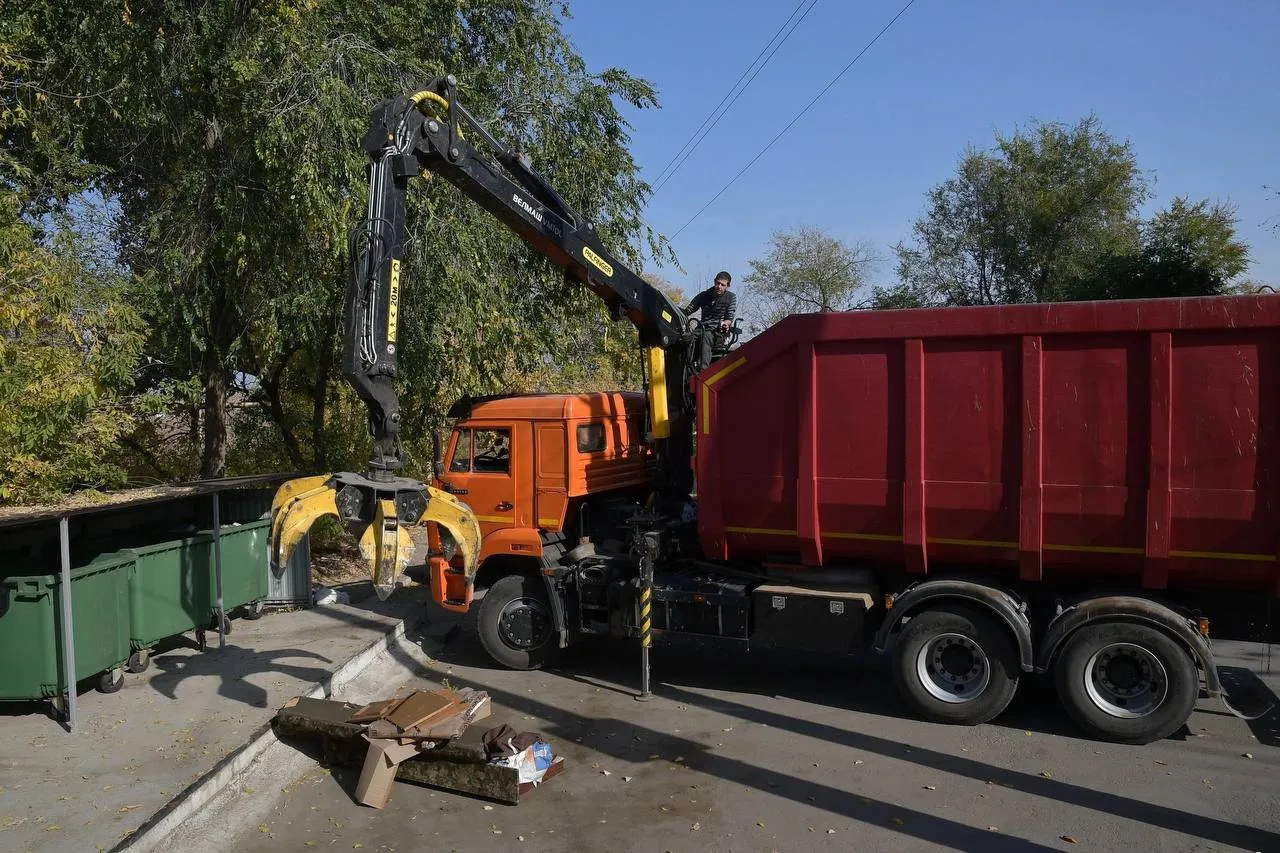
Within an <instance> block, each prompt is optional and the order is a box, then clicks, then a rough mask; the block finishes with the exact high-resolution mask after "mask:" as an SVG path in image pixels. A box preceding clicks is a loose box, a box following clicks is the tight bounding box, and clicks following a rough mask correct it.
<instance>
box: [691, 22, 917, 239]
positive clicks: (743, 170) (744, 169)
mask: <svg viewBox="0 0 1280 853" xmlns="http://www.w3.org/2000/svg"><path fill="white" fill-rule="evenodd" d="M915 2H916V0H908V2H907V5H905V6H903V7H902V8H901V9H899V10H898V14H896V15H894V16H893V18H892V19H891V20H890V21H889V23H887V24H885V25H884V27H883V28H882V29H881V30H880V32H878V33H876V35H875V38H873V39H871V41H869V42H867V44H866V46H865V47H863V48H862V50H860V51H858V55H857V56H855V57H854V58H853V59H851V60H850V61H849V64H848V65H846V66H845V67H844V68H842V69H840V73H839V74H837V75H836V76H835V77H832V78H831V82H830V83H828V84H827V85H826V86H824V87H823V88H822V91H820V92H819V93H818V94H816V95H814V96H813V100H811V101H809V103H807V104H805V106H804V109H802V110H800V112H798V113H796V117H795V118H793V119H791V121H789V122H787V126H786V127H784V128H782V130H780V131H778V134H777V135H776V136H774V137H773V139H770V140H769V143H768V144H767V145H765V147H764V148H761V149H760V153H758V154H756V156H754V157H752V158H751V160H750V162H748V163H747V165H745V166H743V167H742V168H741V169H740V170H739V171H738V174H736V175H734V176H733V177H732V178H730V179H729V183H727V184H725V185H724V186H723V187H721V188H720V191H719V192H717V193H716V194H715V195H713V196H712V197H711V200H710V201H708V202H707V203H706V204H704V205H703V206H702V207H700V208H698V212H697V213H695V214H694V215H693V216H691V217H689V221H688V222H686V223H685V224H684V225H681V226H680V229H679V230H678V231H676V233H674V234H672V235H671V239H672V240H674V239H675V238H677V237H679V236H680V234H681V232H683V231H684V229H686V228H688V227H689V226H690V225H692V224H693V223H694V220H696V219H697V218H698V217H699V216H701V215H702V213H703V211H705V210H706V209H707V208H708V207H710V206H711V205H712V204H714V203H715V201H716V199H718V198H720V196H722V195H724V193H725V191H726V190H728V189H729V187H731V186H733V185H734V184H735V183H737V181H738V178H741V177H742V176H743V175H744V174H746V172H747V170H748V169H750V168H751V167H752V166H754V165H755V164H756V161H757V160H759V159H760V158H761V157H763V156H764V155H765V154H766V153H767V152H768V151H769V149H770V148H772V147H773V146H774V143H776V142H777V141H778V140H779V139H781V138H782V136H783V134H785V133H786V132H787V131H788V130H790V129H791V128H792V126H793V125H795V123H796V122H798V121H799V120H800V119H802V118H804V114H805V113H807V112H809V110H810V109H811V108H812V107H813V105H814V104H816V103H817V102H818V100H819V99H820V98H821V97H822V96H823V95H825V94H826V93H827V90H828V89H830V88H831V87H832V86H834V85H835V84H836V83H837V82H839V80H840V78H841V77H843V76H844V75H845V74H847V73H848V72H849V69H850V68H852V67H853V66H854V65H855V64H857V62H858V60H859V59H861V58H862V56H863V54H865V53H866V52H867V51H868V50H870V49H871V48H872V47H873V46H874V45H875V43H876V42H878V41H880V37H881V36H883V35H884V34H885V33H887V32H888V31H889V28H890V27H892V26H893V25H894V24H896V23H897V22H898V19H899V18H901V17H902V16H903V15H905V14H906V12H907V10H908V9H910V8H911V7H912V6H914V5H915Z"/></svg>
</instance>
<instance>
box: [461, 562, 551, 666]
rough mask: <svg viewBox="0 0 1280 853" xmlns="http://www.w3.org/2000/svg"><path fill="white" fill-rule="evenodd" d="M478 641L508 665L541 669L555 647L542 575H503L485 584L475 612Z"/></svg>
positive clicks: (494, 657) (497, 658)
mask: <svg viewBox="0 0 1280 853" xmlns="http://www.w3.org/2000/svg"><path fill="white" fill-rule="evenodd" d="M476 620H477V622H478V626H477V627H478V629H479V633H480V642H481V643H482V644H483V645H484V650H485V651H486V652H488V653H489V656H490V657H491V658H493V659H494V660H495V661H497V662H498V663H500V664H502V665H503V666H505V667H509V668H511V669H541V668H542V667H543V666H545V665H546V664H547V663H549V662H550V661H551V658H552V656H553V655H554V653H555V651H556V650H557V646H556V631H555V622H554V621H553V617H552V611H551V602H550V601H548V600H547V587H546V584H545V583H543V581H542V578H539V577H530V576H528V575H507V576H506V577H504V578H502V579H501V580H499V581H497V582H496V583H495V584H494V585H493V586H491V587H489V589H488V591H487V592H486V593H485V594H484V600H483V601H481V602H480V610H479V613H477V615H476Z"/></svg>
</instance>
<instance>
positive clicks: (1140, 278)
mask: <svg viewBox="0 0 1280 853" xmlns="http://www.w3.org/2000/svg"><path fill="white" fill-rule="evenodd" d="M1236 222H1237V219H1236V215H1235V210H1234V208H1232V207H1231V206H1229V205H1225V204H1221V203H1214V204H1210V203H1209V202H1207V201H1200V202H1196V203H1195V204H1192V203H1190V202H1188V201H1187V200H1186V199H1185V198H1175V199H1174V200H1173V202H1172V204H1170V206H1169V207H1168V209H1166V210H1163V211H1160V212H1159V213H1157V214H1156V215H1155V216H1154V217H1152V218H1151V220H1150V221H1148V222H1146V223H1144V224H1143V226H1142V243H1141V245H1140V247H1139V248H1138V250H1137V251H1136V252H1132V253H1129V254H1117V255H1113V256H1112V257H1110V258H1107V259H1105V260H1104V261H1103V262H1102V263H1100V264H1099V265H1098V267H1097V268H1096V270H1095V271H1093V272H1092V273H1091V274H1088V275H1086V276H1084V277H1083V278H1082V279H1081V280H1080V281H1079V282H1078V283H1077V284H1076V285H1073V286H1072V287H1070V288H1068V293H1069V296H1070V298H1074V299H1146V298H1155V297H1167V296H1213V295H1216V294H1221V293H1226V292H1227V291H1228V290H1229V289H1230V288H1231V287H1232V284H1233V282H1234V281H1235V280H1236V279H1237V278H1238V277H1239V276H1240V275H1241V274H1242V273H1244V271H1245V269H1247V268H1248V266H1249V247H1248V246H1246V245H1245V244H1244V243H1243V242H1241V241H1240V240H1239V238H1238V237H1237V236H1236V233H1235V224H1236Z"/></svg>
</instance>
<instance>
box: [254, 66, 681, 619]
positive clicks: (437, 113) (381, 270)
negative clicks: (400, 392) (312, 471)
mask: <svg viewBox="0 0 1280 853" xmlns="http://www.w3.org/2000/svg"><path fill="white" fill-rule="evenodd" d="M473 141H479V142H482V143H483V144H484V145H485V146H486V147H487V148H489V149H491V150H492V152H493V154H494V157H495V159H496V160H497V163H496V164H495V163H494V162H492V161H491V160H489V159H487V158H486V157H485V156H484V155H483V154H482V153H481V152H480V151H479V150H478V149H477V148H476V147H475V145H474V144H473ZM361 144H362V147H363V149H364V151H365V152H366V153H367V154H368V155H369V160H370V162H369V173H368V181H369V197H368V207H367V210H366V215H365V220H364V223H363V225H362V226H361V227H360V228H359V229H358V230H357V231H356V234H355V236H354V238H353V240H352V246H351V256H352V259H353V267H352V277H351V280H350V282H349V284H348V287H347V294H346V301H345V316H346V322H345V327H344V352H343V373H344V375H345V377H346V378H347V380H348V381H349V382H350V383H351V384H352V386H353V387H354V388H355V390H356V392H357V393H358V394H359V396H360V398H361V399H362V400H363V401H364V403H365V405H366V407H367V408H368V412H369V431H370V434H371V436H372V438H373V452H372V454H371V456H370V458H369V463H368V470H367V471H366V472H365V473H364V474H357V473H351V472H346V473H339V474H332V475H331V474H324V475H320V476H317V477H308V478H304V479H302V480H294V481H291V482H290V483H286V484H285V485H284V486H283V487H282V488H281V489H280V491H279V492H278V493H277V495H276V498H275V501H274V504H273V513H274V521H273V525H272V547H271V554H272V568H273V570H274V571H276V572H277V574H279V573H282V572H283V570H284V565H285V563H286V562H287V561H288V559H289V555H290V554H291V553H292V551H293V549H294V547H295V546H296V545H297V543H298V542H299V541H300V540H301V538H302V536H303V535H304V534H305V533H306V531H307V530H309V529H310V527H311V525H312V523H313V522H314V521H315V520H316V519H317V518H318V517H320V516H322V515H336V516H337V517H339V518H340V519H341V520H342V521H343V522H344V523H345V524H346V525H347V526H348V528H349V529H351V530H352V532H353V533H355V535H356V536H357V537H358V538H359V540H360V543H361V548H362V551H363V552H364V555H365V557H366V558H367V559H368V560H369V561H370V563H371V566H372V573H373V576H374V586H375V589H376V590H377V591H378V594H379V596H381V597H384V598H385V597H386V596H387V595H389V594H390V592H391V591H392V589H393V588H394V585H395V582H396V576H397V575H398V574H399V572H400V570H401V569H402V568H403V567H404V565H406V564H407V562H408V560H409V557H410V556H411V555H412V551H413V543H412V541H411V540H410V538H409V536H408V533H407V531H406V530H405V527H406V526H408V525H413V524H420V523H425V522H434V523H436V524H437V525H438V526H439V527H441V528H442V530H443V531H445V532H447V533H448V534H449V535H448V537H442V540H447V541H449V542H450V543H451V547H454V546H456V547H457V548H458V550H459V551H460V552H461V553H462V555H463V557H464V560H465V561H466V562H467V564H468V572H467V574H468V576H470V574H471V572H472V571H473V570H474V561H475V559H476V557H477V555H478V553H479V540H480V534H479V525H478V524H477V522H476V519H475V516H474V515H473V514H472V513H471V511H470V510H469V509H468V508H467V507H466V506H465V505H464V504H462V503H460V502H459V501H458V500H457V499H456V498H454V497H453V496H452V495H449V494H447V493H445V492H442V491H440V490H437V489H435V488H434V487H431V486H428V485H425V484H423V483H419V482H417V481H415V480H410V479H407V478H403V477H400V476H398V472H399V470H400V468H401V467H402V466H403V464H404V455H403V451H402V448H401V444H400V409H399V401H398V398H397V395H396V392H395V388H394V382H395V379H396V373H397V365H396V362H397V349H398V345H399V318H400V306H401V298H400V287H401V280H402V267H403V262H404V248H405V243H406V241H407V239H408V229H407V225H406V222H405V215H406V194H407V192H408V184H409V180H410V179H411V178H413V177H414V176H416V175H420V174H423V173H426V174H437V175H440V176H441V177H443V178H445V179H446V180H448V181H449V182H450V183H452V184H453V185H454V186H456V187H457V188H458V189H459V190H460V191H461V192H462V193H463V194H464V195H466V196H467V197H468V198H470V199H472V200H474V201H475V202H477V203H478V204H480V205H481V206H482V207H484V208H485V209H486V210H488V211H489V212H490V213H492V214H493V215H494V216H495V217H497V219H498V220H499V221H501V222H502V223H503V224H505V225H506V226H507V227H509V228H510V229H511V230H512V231H514V232H515V233H516V234H518V235H519V236H520V237H521V238H522V239H523V240H524V241H525V242H526V243H528V244H529V245H530V246H532V247H533V248H534V249H535V250H536V251H537V252H539V253H540V254H542V255H543V256H544V257H546V258H547V259H548V260H550V261H551V262H552V263H554V264H555V265H556V266H558V267H560V269H562V270H563V271H564V274H565V276H566V277H567V278H569V279H571V280H574V281H577V282H579V283H581V284H583V285H584V286H586V287H587V288H588V289H590V290H591V291H592V292H593V293H594V294H596V295H597V296H598V297H600V298H601V299H602V300H604V302H605V303H606V304H607V305H608V306H609V309H610V314H611V316H612V317H613V318H614V319H615V320H616V319H621V318H623V317H626V318H627V319H629V320H630V321H631V322H632V323H633V324H634V325H635V327H636V328H637V330H638V331H639V336H640V343H641V345H642V346H643V347H644V349H645V353H646V358H645V368H646V369H645V374H646V385H647V393H648V400H649V406H648V412H649V431H650V435H651V438H652V439H654V441H655V442H656V445H657V450H658V456H659V460H660V463H661V472H662V478H661V482H660V484H659V486H660V492H661V494H662V496H663V497H664V498H665V499H667V500H670V501H680V500H683V499H684V498H685V497H687V496H688V494H689V491H690V489H691V486H692V478H693V472H692V466H691V459H692V442H693V431H692V419H693V401H692V399H691V397H690V396H689V393H688V387H689V378H690V376H691V374H692V373H693V368H694V365H693V363H692V357H691V348H690V346H689V342H690V339H689V335H688V333H687V331H686V320H685V316H684V314H683V312H682V311H681V310H680V308H679V307H678V306H677V305H675V304H674V303H673V302H672V301H671V300H670V299H669V298H667V296H666V295H665V294H664V293H663V292H662V291H661V290H659V289H658V288H656V287H654V286H652V285H651V284H649V283H648V282H647V281H645V280H644V279H642V278H641V277H640V276H639V275H637V274H636V273H635V272H633V271H632V270H631V269H630V268H628V267H627V266H626V264H624V263H622V262H621V261H620V260H618V259H617V258H616V257H615V256H614V255H613V254H612V253H610V252H609V251H608V249H606V248H605V246H604V244H603V243H602V242H601V240H600V238H599V236H598V235H597V234H596V232H595V229H594V228H593V227H592V226H591V224H590V223H589V222H588V221H587V220H586V218H585V217H584V216H582V215H581V214H580V213H579V212H577V211H575V210H574V209H573V208H572V207H570V206H569V204H568V203H567V202H566V201H565V200H564V199H563V198H562V197H561V196H560V194H559V193H557V192H556V191H555V190H554V189H553V188H552V187H551V186H550V185H549V184H548V183H547V182H546V181H545V180H544V179H543V178H542V177H541V176H540V175H539V174H538V173H537V172H536V171H534V169H533V167H532V165H530V163H529V162H528V161H527V160H526V159H525V158H522V157H521V156H519V155H517V154H515V153H513V152H512V151H510V150H509V149H508V148H506V147H505V146H504V145H502V144H501V143H500V142H498V140H496V139H494V138H493V136H491V135H490V134H489V132H488V131H487V130H485V128H484V127H483V126H482V125H481V124H480V123H479V122H478V121H477V120H476V119H475V118H474V117H473V116H472V115H471V114H470V113H468V112H467V111H466V109H465V108H463V106H462V105H461V104H460V103H459V102H458V96H457V82H456V80H455V79H454V78H453V77H452V76H447V77H440V78H437V79H435V80H433V81H431V82H430V83H429V84H428V85H427V86H426V87H424V88H423V89H421V90H420V91H418V92H416V93H414V94H413V95H411V96H399V97H395V98H391V99H388V100H386V101H383V102H382V103H380V104H378V105H377V107H375V108H374V111H373V116H372V121H371V123H370V128H369V131H368V132H367V133H366V134H365V136H364V138H363V140H362V143H361Z"/></svg>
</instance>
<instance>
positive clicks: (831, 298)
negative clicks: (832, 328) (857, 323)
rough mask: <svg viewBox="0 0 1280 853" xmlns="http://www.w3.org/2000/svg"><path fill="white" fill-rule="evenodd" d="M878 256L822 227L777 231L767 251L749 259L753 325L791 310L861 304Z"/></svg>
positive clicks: (835, 308)
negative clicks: (870, 270)
mask: <svg viewBox="0 0 1280 853" xmlns="http://www.w3.org/2000/svg"><path fill="white" fill-rule="evenodd" d="M876 260H877V259H876V256H875V253H874V251H873V250H872V249H871V247H870V246H868V245H865V244H856V245H850V244H848V243H845V242H844V241H842V240H840V239H838V238H836V237H833V236H831V235H830V234H827V233H825V232H823V231H821V230H819V229H817V228H808V227H804V228H797V229H794V230H790V231H785V230H780V231H775V232H774V233H773V237H772V239H771V240H770V249H769V252H768V254H766V255H765V256H764V257H763V258H759V259H756V260H752V261H750V266H751V271H750V272H749V273H748V274H747V275H746V277H745V278H744V279H743V282H744V283H745V284H746V291H747V294H748V295H749V296H750V302H751V304H750V307H749V311H750V313H751V315H752V317H751V319H752V321H753V324H755V325H759V326H760V327H761V328H765V327H768V326H772V325H773V324H774V323H776V322H778V321H779V320H781V319H782V318H783V317H786V316H788V315H791V314H799V313H806V312H815V311H823V310H829V311H847V310H851V309H853V308H855V307H859V306H860V305H861V302H860V297H861V296H862V290H863V288H864V286H865V284H866V276H867V272H868V270H869V269H870V268H871V267H872V266H873V265H874V264H875V263H876Z"/></svg>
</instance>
